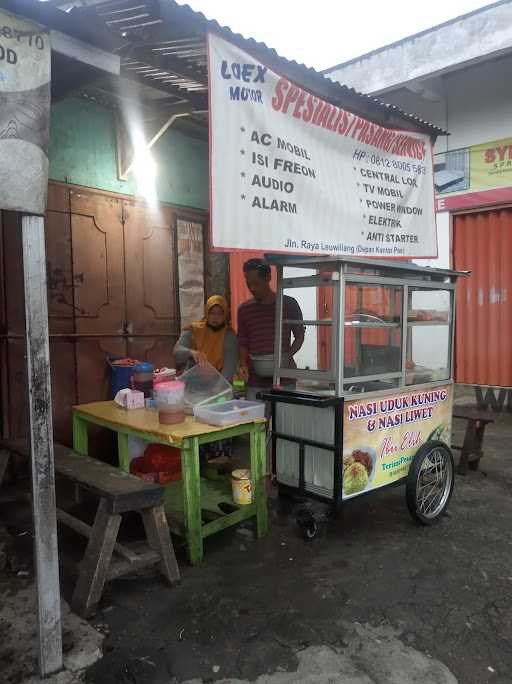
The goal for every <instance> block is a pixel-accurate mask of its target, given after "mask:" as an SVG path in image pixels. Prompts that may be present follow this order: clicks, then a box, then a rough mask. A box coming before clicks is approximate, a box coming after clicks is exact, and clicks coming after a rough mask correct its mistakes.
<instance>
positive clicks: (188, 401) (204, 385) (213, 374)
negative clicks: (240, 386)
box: [180, 364, 233, 415]
mask: <svg viewBox="0 0 512 684" xmlns="http://www.w3.org/2000/svg"><path fill="white" fill-rule="evenodd" d="M180 380H181V381H182V382H184V383H185V413H188V414H190V415H192V414H193V413H194V407H196V406H201V405H203V404H213V403H216V402H222V401H228V400H229V399H232V398H233V389H232V387H231V385H230V383H229V382H228V381H227V380H226V378H224V377H223V376H222V375H221V374H220V373H219V372H218V371H217V370H216V369H215V368H214V367H213V366H211V365H210V364H207V365H206V366H194V367H193V368H191V369H190V370H188V371H186V372H185V373H183V374H182V375H181V376H180Z"/></svg>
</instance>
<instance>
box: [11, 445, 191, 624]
mask: <svg viewBox="0 0 512 684" xmlns="http://www.w3.org/2000/svg"><path fill="white" fill-rule="evenodd" d="M13 454H18V455H20V456H24V457H25V458H29V457H30V448H29V446H28V444H27V442H26V441H25V440H6V439H0V486H1V485H2V480H3V477H4V475H5V472H6V469H7V464H8V461H9V458H10V457H11V456H12V455H13ZM54 454H55V472H56V473H58V474H59V475H61V476H63V477H65V478H67V479H68V480H70V481H71V482H73V483H74V484H75V485H76V486H78V487H79V488H82V489H85V490H87V491H89V492H91V493H92V494H94V495H95V497H97V498H98V499H99V504H98V508H97V511H96V516H95V519H94V524H93V525H92V526H91V525H88V524H87V523H85V522H83V521H82V520H80V519H79V518H77V517H75V516H73V515H71V514H70V513H68V512H66V511H64V510H62V509H61V508H58V507H57V520H58V521H59V522H60V523H62V524H64V525H67V526H68V527H70V528H71V529H73V530H75V532H78V533H79V534H81V535H82V536H84V537H86V538H87V539H88V540H89V542H88V544H87V548H86V551H85V555H84V557H83V559H82V562H81V564H80V572H79V576H78V580H77V583H76V587H75V590H74V594H73V599H72V602H71V606H72V609H73V610H74V611H75V612H76V613H77V614H79V615H81V616H83V617H89V616H91V615H93V614H94V613H95V611H96V608H97V605H98V603H99V601H100V598H101V594H102V592H103V587H104V585H105V582H106V581H108V580H111V579H115V578H117V577H121V576H122V575H125V574H127V573H130V572H133V571H135V570H140V569H141V568H145V567H148V566H151V565H155V564H159V567H160V571H161V572H162V574H163V575H164V577H165V578H166V579H167V580H168V581H169V582H170V583H171V584H174V583H176V582H177V581H178V580H179V579H180V573H179V569H178V564H177V562H176V556H175V554H174V548H173V545H172V541H171V537H170V532H169V528H168V525H167V519H166V517H165V512H164V506H163V504H164V489H163V487H161V486H160V485H158V484H154V483H151V482H144V481H143V480H141V479H139V478H137V477H135V476H133V475H129V474H127V473H124V472H122V471H120V470H118V469H117V468H114V467H112V466H110V465H108V464H106V463H103V462H102V461H98V460H97V459H94V458H90V457H89V456H82V455H80V454H77V453H76V452H74V451H72V450H71V449H68V448H67V447H64V446H62V445H61V444H54ZM129 511H136V512H138V513H140V515H141V516H142V521H143V524H144V529H145V532H146V539H147V545H146V546H145V548H144V549H141V551H142V552H139V553H136V552H135V551H133V550H132V549H131V548H129V547H128V546H125V545H122V544H120V543H118V542H117V535H118V532H119V526H120V524H121V515H122V514H123V513H127V512H129ZM114 552H115V553H116V554H117V556H118V557H119V558H114V559H113V553H114Z"/></svg>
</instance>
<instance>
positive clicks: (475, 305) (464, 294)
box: [453, 207, 512, 387]
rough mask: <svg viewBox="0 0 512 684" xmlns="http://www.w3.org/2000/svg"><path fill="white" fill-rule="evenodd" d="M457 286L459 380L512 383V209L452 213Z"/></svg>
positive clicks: (465, 381)
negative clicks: (463, 273) (458, 273)
mask: <svg viewBox="0 0 512 684" xmlns="http://www.w3.org/2000/svg"><path fill="white" fill-rule="evenodd" d="M453 255H454V268H455V269H456V270H458V271H460V270H469V271H471V276H470V277H469V278H461V279H460V281H459V285H458V287H457V315H456V318H457V322H456V333H455V349H456V365H455V380H456V382H460V383H467V384H471V385H491V386H497V387H512V346H511V340H512V301H511V297H512V208H511V207H506V208H502V209H492V210H489V211H478V212H472V213H466V214H456V215H455V216H454V217H453Z"/></svg>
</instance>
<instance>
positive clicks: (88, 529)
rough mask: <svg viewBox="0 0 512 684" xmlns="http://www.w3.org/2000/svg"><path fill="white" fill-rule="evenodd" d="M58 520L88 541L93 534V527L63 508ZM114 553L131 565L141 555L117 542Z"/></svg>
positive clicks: (58, 514) (59, 511)
mask: <svg viewBox="0 0 512 684" xmlns="http://www.w3.org/2000/svg"><path fill="white" fill-rule="evenodd" d="M57 520H58V521H59V522H61V523H62V524H63V525H67V527H70V528H71V529H72V530H74V531H75V532H78V534H81V535H82V537H85V538H86V539H90V538H91V535H92V533H93V528H92V526H91V525H88V524H87V523H85V522H84V521H83V520H80V519H79V518H75V516H74V515H71V514H70V513H67V512H66V511H63V510H62V509H61V508H57ZM114 551H115V552H116V553H118V554H119V555H120V556H123V558H126V560H128V561H130V562H131V563H134V562H135V561H137V560H139V555H138V554H137V553H135V552H134V551H132V550H131V549H129V548H128V547H127V546H123V544H119V543H118V542H116V544H115V546H114Z"/></svg>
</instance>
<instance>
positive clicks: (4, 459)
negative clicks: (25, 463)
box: [0, 449, 10, 487]
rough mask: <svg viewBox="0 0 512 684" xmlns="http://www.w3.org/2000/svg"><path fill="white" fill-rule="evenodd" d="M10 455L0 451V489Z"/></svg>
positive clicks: (4, 450) (3, 450)
mask: <svg viewBox="0 0 512 684" xmlns="http://www.w3.org/2000/svg"><path fill="white" fill-rule="evenodd" d="M9 458H10V453H9V451H8V450H6V449H2V450H0V487H1V486H2V482H3V481H4V477H5V473H6V472H7V466H8V465H9Z"/></svg>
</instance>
